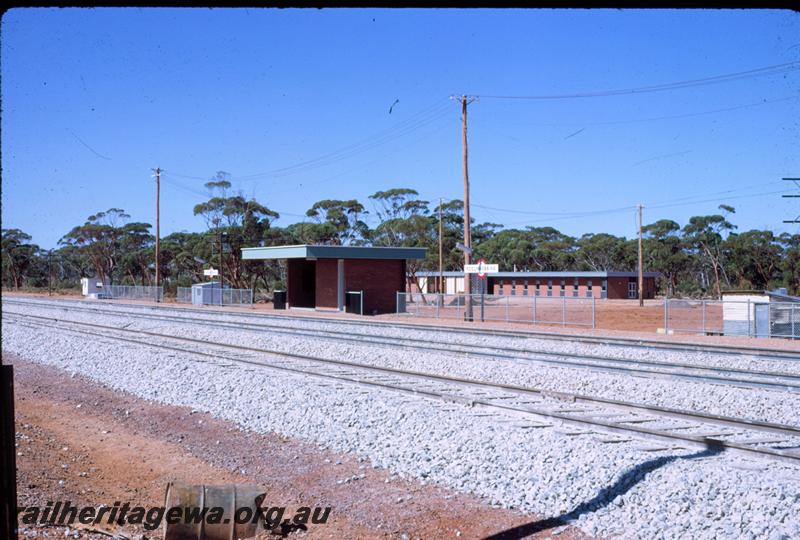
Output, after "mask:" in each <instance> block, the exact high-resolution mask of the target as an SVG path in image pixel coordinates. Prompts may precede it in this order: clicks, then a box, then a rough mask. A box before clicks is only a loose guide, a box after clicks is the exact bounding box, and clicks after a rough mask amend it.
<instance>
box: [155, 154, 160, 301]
mask: <svg viewBox="0 0 800 540" xmlns="http://www.w3.org/2000/svg"><path fill="white" fill-rule="evenodd" d="M155 172H156V287H158V285H159V284H160V283H161V266H160V261H161V168H160V167H156V168H155ZM160 301H161V299H160V298H159V297H158V289H157V288H156V302H160Z"/></svg>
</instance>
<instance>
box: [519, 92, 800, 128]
mask: <svg viewBox="0 0 800 540" xmlns="http://www.w3.org/2000/svg"><path fill="white" fill-rule="evenodd" d="M794 99H800V96H787V97H782V98H778V99H771V100H763V101H757V102H754V103H746V104H744V105H736V106H734V107H726V108H724V109H714V110H711V111H698V112H693V113H685V114H675V115H667V116H654V117H651V118H633V119H630V120H609V121H605V122H532V123H528V122H516V123H514V125H517V126H554V127H557V126H574V127H577V126H612V125H620V124H635V123H639V122H655V121H658V120H674V119H677V118H691V117H693V116H704V115H708V114H718V113H723V112H732V111H738V110H741V109H748V108H751V107H759V106H761V105H770V104H772V103H780V102H782V101H790V100H794Z"/></svg>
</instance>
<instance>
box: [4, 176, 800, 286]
mask: <svg viewBox="0 0 800 540" xmlns="http://www.w3.org/2000/svg"><path fill="white" fill-rule="evenodd" d="M206 187H207V188H208V189H209V198H208V200H207V201H205V202H202V203H200V204H197V205H195V206H194V208H193V211H194V214H195V215H200V216H202V217H203V218H204V219H205V221H206V224H207V226H208V230H207V231H206V232H205V233H199V232H175V233H172V234H170V235H168V236H166V237H164V238H162V239H161V266H160V268H161V276H162V279H163V285H164V286H165V289H166V291H167V292H174V290H175V287H178V286H182V287H183V286H189V285H191V284H192V283H196V282H198V281H201V280H203V279H204V277H203V274H202V271H203V269H204V268H208V267H209V266H214V267H217V268H221V269H222V273H223V276H224V279H225V282H226V283H229V284H231V285H232V286H234V287H242V288H254V289H267V290H273V289H275V288H276V287H277V288H282V287H283V286H284V284H285V280H286V269H285V265H284V264H282V263H281V262H280V261H243V260H242V259H241V248H242V247H248V246H272V245H289V244H300V243H305V244H332V245H375V246H408V247H425V248H427V255H426V257H425V259H423V260H421V261H409V264H408V270H409V271H410V272H416V271H418V270H438V268H439V249H438V248H439V214H440V210H441V217H442V224H441V229H442V246H443V250H442V251H443V260H442V266H443V269H444V270H459V269H461V268H463V264H464V254H463V253H462V252H461V251H459V250H458V249H456V244H457V243H459V242H461V241H462V240H463V234H464V232H463V227H464V219H463V203H462V202H461V201H460V200H449V201H446V202H444V203H443V204H442V207H441V209H440V208H439V206H438V205H433V206H432V205H431V203H430V202H428V201H426V200H422V199H420V198H419V194H418V193H417V191H415V190H413V189H409V188H393V189H388V190H385V191H378V192H376V193H373V194H372V195H370V197H369V199H370V201H371V203H372V205H373V207H374V215H375V216H376V217H377V218H378V220H377V221H378V223H377V225H375V227H374V228H370V227H369V226H368V225H367V224H366V222H365V221H364V219H363V218H364V216H365V215H366V214H367V213H368V212H367V210H366V209H365V208H364V206H363V205H362V204H361V203H360V202H359V201H357V200H355V199H350V200H339V199H325V200H322V201H318V202H316V203H314V204H313V205H312V207H311V208H310V209H309V210H308V212H307V213H306V215H307V216H308V218H309V220H308V221H305V220H304V221H302V222H299V223H293V224H291V225H288V226H286V227H276V226H274V225H273V222H274V220H275V219H277V218H278V217H279V215H278V213H277V212H275V211H273V210H271V209H270V208H269V207H267V206H265V205H264V204H262V203H260V202H258V201H256V200H254V199H247V198H245V197H244V196H242V195H241V194H231V193H230V188H231V183H230V181H229V180H228V175H227V173H225V172H222V171H220V172H218V173H217V174H216V176H215V178H214V179H213V180H212V181H210V182H208V183H206ZM719 208H720V210H721V211H722V213H720V214H713V215H701V216H693V217H691V218H690V219H689V222H688V223H687V224H686V225H684V226H683V227H681V225H680V224H678V223H676V222H675V221H671V220H666V219H665V220H660V221H657V222H655V223H650V224H648V225H645V226H644V227H643V232H644V241H643V244H644V263H645V269H646V270H648V271H656V272H659V274H660V277H659V281H658V285H659V289H660V291H661V293H662V294H667V295H670V296H685V295H697V296H701V295H708V294H713V295H719V294H720V293H721V292H722V291H723V290H725V289H772V288H775V287H779V286H783V287H786V288H787V289H788V290H789V293H790V294H800V234H788V233H784V234H782V235H780V236H775V235H774V234H773V233H772V232H770V231H765V230H750V231H745V232H742V233H737V232H735V229H736V226H735V225H733V224H732V223H731V222H730V221H729V217H730V216H731V215H733V214H734V213H735V209H734V208H733V207H730V206H725V205H723V206H720V207H719ZM129 219H130V216H129V215H128V214H126V213H125V211H124V210H122V209H120V208H110V209H109V210H106V211H104V212H98V213H96V214H93V215H91V216H89V218H88V219H87V220H86V222H85V223H84V224H83V225H79V226H76V227H74V228H73V229H72V230H70V231H69V232H68V233H67V234H65V235H64V237H63V238H62V239H61V240H60V242H59V244H60V246H59V248H58V249H54V250H51V251H44V250H41V249H40V248H39V247H38V246H37V245H36V244H33V243H31V240H32V239H31V237H30V236H29V235H28V234H26V233H25V232H23V231H21V230H18V229H3V230H2V284H3V286H4V287H6V288H22V287H46V286H47V285H48V282H50V283H52V284H53V286H55V287H73V286H76V285H77V284H78V282H79V280H80V278H81V277H84V276H92V275H94V276H97V277H104V278H107V279H110V280H112V281H113V282H117V283H120V282H125V283H130V284H145V285H147V284H152V283H153V280H154V277H155V276H154V270H155V268H154V266H155V265H154V243H155V238H154V237H153V235H152V234H151V226H150V224H148V223H141V222H128V220H129ZM471 232H472V246H473V248H474V250H475V252H474V255H473V259H477V258H478V257H483V258H484V259H486V260H487V261H489V262H492V263H497V264H499V265H500V269H501V270H503V271H509V270H514V269H516V270H534V271H535V270H539V271H564V270H588V271H608V270H629V271H630V270H635V269H636V267H637V251H638V241H637V239H635V238H633V239H627V238H624V237H618V236H614V235H611V234H607V233H602V232H600V233H589V234H584V235H583V236H581V237H580V238H573V237H571V236H569V235H565V234H563V233H562V232H560V231H559V230H557V229H555V228H553V227H527V228H525V229H503V228H502V226H501V225H498V224H495V223H475V222H474V220H473V223H472V229H471ZM220 243H222V245H223V253H222V255H220V249H219V245H220Z"/></svg>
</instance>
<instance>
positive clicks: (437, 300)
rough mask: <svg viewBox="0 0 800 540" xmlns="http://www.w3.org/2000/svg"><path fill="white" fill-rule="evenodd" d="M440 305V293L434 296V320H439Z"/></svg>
mask: <svg viewBox="0 0 800 540" xmlns="http://www.w3.org/2000/svg"><path fill="white" fill-rule="evenodd" d="M441 303H442V293H439V294H437V295H436V318H437V319H438V318H439V305H440V304H441Z"/></svg>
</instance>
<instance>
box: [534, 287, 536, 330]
mask: <svg viewBox="0 0 800 540" xmlns="http://www.w3.org/2000/svg"><path fill="white" fill-rule="evenodd" d="M533 324H536V294H535V293H534V296H533Z"/></svg>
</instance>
